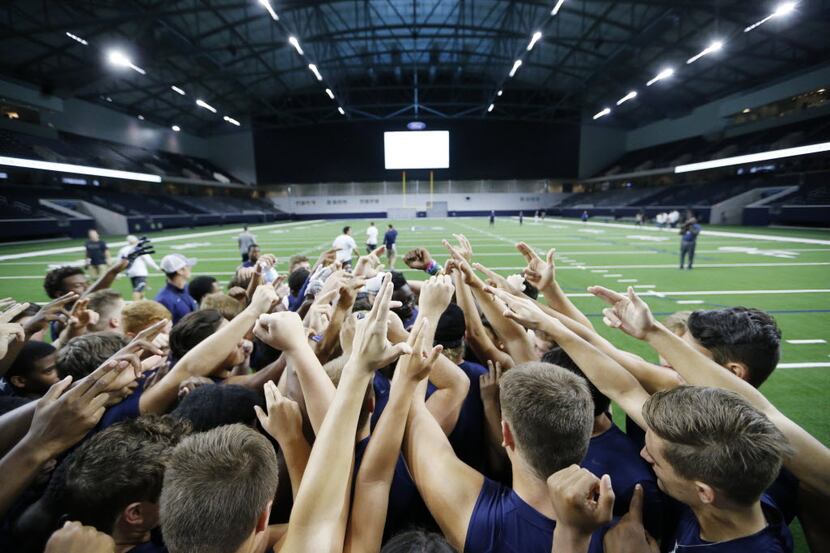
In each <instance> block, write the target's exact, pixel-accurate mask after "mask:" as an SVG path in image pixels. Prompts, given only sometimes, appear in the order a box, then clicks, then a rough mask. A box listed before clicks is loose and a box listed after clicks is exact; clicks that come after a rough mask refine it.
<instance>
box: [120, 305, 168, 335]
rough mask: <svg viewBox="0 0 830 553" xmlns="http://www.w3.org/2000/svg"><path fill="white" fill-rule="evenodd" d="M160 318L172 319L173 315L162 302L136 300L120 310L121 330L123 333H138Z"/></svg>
mask: <svg viewBox="0 0 830 553" xmlns="http://www.w3.org/2000/svg"><path fill="white" fill-rule="evenodd" d="M162 319H167V320H168V321H172V320H173V315H171V314H170V311H168V309H167V308H166V307H164V306H163V305H162V304H160V303H159V302H157V301H153V300H138V301H134V302H132V303H130V304H127V305H125V306H124V309H123V310H122V311H121V330H122V332H124V334H132V335H135V334H138V333H139V332H141V331H142V330H144V329H145V328H147V327H148V326H150V325H151V324H153V323H156V322H158V321H160V320H162Z"/></svg>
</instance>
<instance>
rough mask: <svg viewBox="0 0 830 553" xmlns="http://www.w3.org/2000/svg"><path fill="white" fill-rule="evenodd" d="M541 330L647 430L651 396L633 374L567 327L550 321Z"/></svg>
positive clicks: (596, 384)
mask: <svg viewBox="0 0 830 553" xmlns="http://www.w3.org/2000/svg"><path fill="white" fill-rule="evenodd" d="M541 329H542V330H543V331H544V332H546V333H548V334H549V335H550V336H551V337H553V339H554V340H556V343H557V344H559V346H560V347H561V348H562V349H563V350H565V353H567V354H568V355H569V356H570V358H571V359H573V361H574V363H576V364H577V366H578V367H579V368H580V369H581V370H582V372H583V373H584V374H585V376H586V377H588V379H589V380H590V381H591V382H593V383H594V386H596V387H597V389H598V390H599V391H600V392H602V393H603V394H605V395H606V396H608V397H609V398H611V399H613V400H614V401H616V402H617V403H618V404H619V405H620V407H622V408H623V410H624V411H625V412H626V413H627V414H628V416H630V417H631V418H632V419H634V421H635V422H636V423H637V424H638V425H640V427H641V428H645V422H644V421H643V416H642V410H641V409H642V404H643V403H644V402H645V400H646V399H648V394H647V393H646V391H645V390H644V389H643V388H642V386H640V384H639V382H637V379H636V378H634V376H633V375H632V374H631V373H629V372H628V371H627V370H625V369H624V368H623V367H622V366H621V365H620V364H619V363H617V362H616V361H614V360H613V359H611V358H610V357H608V356H607V355H605V354H604V353H602V352H601V351H599V350H598V349H597V348H595V347H594V346H592V345H591V344H589V343H588V342H586V341H585V340H583V339H582V338H580V337H579V336H577V335H576V334H574V333H573V332H571V331H570V330H568V329H567V328H565V326H564V325H561V324H556V323H553V324H551V321H550V320H548V321H547V322H545V323H543V325H542V328H541Z"/></svg>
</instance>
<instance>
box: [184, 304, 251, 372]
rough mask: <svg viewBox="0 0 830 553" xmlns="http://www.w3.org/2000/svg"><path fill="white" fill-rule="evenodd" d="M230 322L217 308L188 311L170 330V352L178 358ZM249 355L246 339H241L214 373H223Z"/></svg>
mask: <svg viewBox="0 0 830 553" xmlns="http://www.w3.org/2000/svg"><path fill="white" fill-rule="evenodd" d="M227 324H228V321H227V319H225V318H224V317H223V316H222V314H221V313H220V312H219V311H217V310H216V309H200V310H198V311H193V312H191V313H188V314H187V315H185V316H184V317H182V318H181V319H179V322H177V323H176V324H175V325H174V326H173V330H171V331H170V352H171V353H172V354H173V358H174V359H176V360H179V359H181V358H182V357H184V355H185V354H186V353H187V352H188V351H190V350H191V349H193V348H194V347H196V346H197V345H198V344H200V343H201V342H202V341H203V340H205V339H206V338H207V337H209V336H211V335H213V334H214V333H215V332H217V331H218V330H219V329H221V328H222V327H224V326H225V325H227ZM247 355H248V353H247V351H246V350H245V340H244V339H241V340H239V342H237V344H236V348H234V349H233V351H231V352H230V354H228V356H227V357H226V358H225V359H224V361H222V363H220V365H219V366H218V367H217V369H216V371H215V372H214V374H221V373H222V372H223V371H226V370H230V369H232V368H233V367H235V366H236V365H239V364H240V363H242V362H243V361H245V357H246V356H247Z"/></svg>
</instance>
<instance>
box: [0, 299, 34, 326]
mask: <svg viewBox="0 0 830 553" xmlns="http://www.w3.org/2000/svg"><path fill="white" fill-rule="evenodd" d="M6 304H7V305H9V304H8V302H7V303H6ZM27 307H29V303H28V302H23V303H17V302H15V301H12V303H11V304H10V305H9V308H8V309H6V310H5V311H3V312H2V313H0V324H2V323H10V322H12V320H13V319H14V318H15V317H17V316H18V315H20V314H21V313H23V312H24V311H25V310H26V308H27Z"/></svg>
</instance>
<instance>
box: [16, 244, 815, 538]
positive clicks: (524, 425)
mask: <svg viewBox="0 0 830 553" xmlns="http://www.w3.org/2000/svg"><path fill="white" fill-rule="evenodd" d="M344 235H345V236H348V235H349V233H348V231H346V232H344ZM456 238H457V240H458V243H457V244H456V245H452V244H450V243H448V242H445V246H446V247H447V249H448V251H449V253H450V260H449V261H448V262H447V263H446V264H445V266H443V267H441V266H440V265H438V264H437V263H436V262H435V261H434V260H433V259H432V258H431V256H430V255H429V252H427V251H426V250H423V249H419V250H416V251H414V252H410V253H408V254H407V256H406V257H405V262H406V263H407V264H408V265H409V266H410V267H411V268H415V269H418V270H424V271H429V272H430V273H435V276H431V277H430V278H429V279H428V280H426V281H420V282H419V281H415V280H412V281H407V280H406V279H405V278H404V277H403V274H402V273H383V272H381V271H380V267H379V265H380V263H379V259H378V253H379V251H380V250H379V249H376V250H374V251H371V252H369V253H367V254H366V255H364V256H361V257H360V258H359V260H358V261H357V262H356V264H355V266H354V269H353V270H350V271H348V270H344V269H342V268H341V265H342V263H340V262H338V261H337V260H336V257H337V252H336V251H335V250H329V251H328V252H325V253H324V254H323V255H321V257H320V259H318V260H317V262H316V263H315V264H314V265H310V264H309V266H307V267H298V268H297V269H294V271H292V273H291V274H290V275H289V276H288V278H289V282H290V281H292V280H293V281H294V284H293V285H290V286H289V287H288V290H286V289H285V288H286V287H285V286H284V285H283V284H282V279H278V280H277V281H275V282H273V283H265V282H264V278H263V275H262V271H261V270H259V269H257V268H256V267H254V268H252V269H251V270H249V271H247V272H243V271H244V269H240V272H239V273H238V274H237V277H235V279H234V280H235V282H234V284H236V285H237V286H236V287H235V288H239V289H243V290H244V291H245V293H244V295H243V296H236V297H238V298H239V299H234V298H231V299H233V301H237V302H238V305H237V306H236V308H233V309H228V308H227V307H224V308H222V307H220V308H219V309H213V308H206V305H205V304H204V300H202V305H201V308H200V309H198V310H197V311H193V312H192V313H189V314H187V315H185V316H184V317H182V318H181V320H179V321H178V322H177V323H176V324H175V325H174V326H173V327H172V329H171V328H170V319H171V316H170V314H169V312H165V310H164V308H163V307H161V306H160V305H159V304H157V303H156V302H151V301H148V300H142V301H139V302H135V303H134V304H132V305H130V306H128V307H124V306H123V305H122V306H121V310H122V311H121V316H120V319H119V321H120V323H118V324H116V323H115V322H112V321H114V320H115V317H114V315H113V314H112V313H110V314H109V315H108V316H107V317H106V318H105V320H106V321H108V324H107V325H105V328H112V329H113V330H112V331H110V332H101V331H100V330H101V326H100V325H101V321H100V320H99V317H97V316H95V317H94V316H93V315H92V313H94V312H93V311H92V310H91V309H89V308H88V307H89V295H90V294H88V292H90V291H93V290H98V291H97V292H95V294H97V295H98V297H100V296H102V295H105V294H102V293H101V290H103V291H104V292H105V291H106V290H105V289H106V287H107V286H108V285H109V284H110V283H111V282H112V280H114V276H113V277H112V279H111V280H110V281H109V282H102V281H103V280H104V279H106V278H107V277H108V276H111V275H110V273H113V272H116V273H117V271H113V270H108V271H107V272H106V273H105V274H104V275H103V276H102V277H101V279H99V280H98V281H97V282H95V283H94V284H92V285H88V283H87V282H86V280H85V278H84V277H83V275H82V274H81V275H79V274H77V273H75V274H73V275H69V276H68V277H61V275H68V274H69V272H66V271H65V272H63V273H57V274H56V273H55V271H59V270H57V269H56V270H53V271H52V272H51V273H50V275H47V279H46V283H45V285H46V288H47V291H48V292H49V294H50V296H52V297H53V298H55V300H54V301H53V302H51V303H50V304H47V305H45V306H43V307H41V308H39V309H34V310H32V309H28V310H27V309H26V305H25V304H16V303H14V302H7V303H6V304H5V305H4V306H3V307H5V308H6V310H5V311H4V312H3V313H2V314H0V319H1V320H0V332H2V336H0V345H2V346H3V347H4V348H5V349H6V351H4V352H0V353H3V359H2V361H0V367H2V371H3V372H4V373H5V375H6V379H8V380H14V382H16V384H19V385H22V386H23V388H22V389H23V390H24V391H26V393H25V394H20V395H26V396H28V397H27V398H23V399H20V402H19V404H18V405H19V406H16V408H8V407H7V408H6V409H4V410H5V411H6V412H5V414H3V415H2V417H0V451H2V454H3V457H2V459H0V467H2V468H0V474H3V475H4V476H3V481H4V485H3V487H2V489H0V515H2V517H3V525H2V527H0V540H2V541H0V543H2V544H3V545H2V547H0V549H2V550H4V551H5V550H8V551H41V550H44V548H45V550H46V551H49V552H58V551H61V552H63V551H78V552H80V551H84V552H98V551H102V552H103V551H106V552H111V551H118V552H119V553H121V552H126V551H133V552H136V553H142V552H147V551H151V552H157V551H169V552H170V553H196V552H200V553H205V552H207V553H213V552H217V553H218V552H224V553H236V552H239V553H242V552H260V551H264V550H266V549H267V550H271V549H274V550H275V551H286V552H289V551H291V552H293V551H308V552H312V551H314V552H317V551H336V552H340V551H380V550H383V551H442V552H443V551H452V550H456V551H467V552H472V553H477V552H489V551H495V552H515V551H522V552H539V553H543V552H545V553H546V552H547V551H551V550H552V551H555V552H584V551H591V552H595V551H603V550H604V551H607V552H639V551H660V550H662V551H693V550H695V551H696V550H698V548H700V547H707V551H725V552H733V551H734V552H738V551H740V552H744V551H746V552H750V551H751V552H756V551H784V552H785V551H791V550H792V547H793V545H792V537H791V535H790V533H789V529H788V527H787V525H788V524H789V523H790V522H791V521H792V519H793V518H794V517H795V516H796V515H798V516H799V518H800V520H801V523H802V525H803V527H804V528H805V531H806V533H807V536H808V540H809V541H810V544H811V547H812V548H813V550H814V551H824V550H828V549H827V547H828V543H830V542H828V541H827V532H828V527H827V525H826V524H821V523H822V522H823V520H822V518H826V516H827V515H826V509H823V507H822V506H823V505H825V504H826V498H827V496H828V494H830V451H828V449H827V448H826V447H824V446H823V445H822V444H821V443H820V442H818V441H817V440H816V439H815V438H813V437H812V436H810V435H809V434H808V433H806V432H805V431H804V430H803V429H802V428H800V427H799V426H798V425H796V424H795V423H793V422H792V421H791V420H789V419H788V418H787V417H786V416H785V415H784V414H782V413H781V412H780V411H778V410H777V409H776V408H775V407H774V406H773V405H772V404H771V403H769V402H768V401H767V400H766V399H765V398H764V396H763V395H762V394H761V393H760V392H759V391H758V390H757V388H758V387H759V386H760V385H761V384H762V383H763V382H764V381H765V380H766V378H767V377H768V376H769V375H770V374H771V372H772V371H773V370H774V368H775V366H776V364H777V362H778V359H779V351H780V350H779V347H780V339H781V333H780V331H779V329H778V327H777V326H776V324H775V321H774V320H773V319H772V317H770V316H769V315H767V314H765V313H764V312H762V311H759V310H755V309H746V308H740V307H736V308H731V309H721V310H714V311H697V312H693V313H691V314H685V315H683V314H680V315H678V316H676V317H672V318H671V320H670V321H667V325H668V326H667V325H664V324H661V323H659V322H657V321H656V320H655V318H654V317H653V315H652V314H651V311H650V310H649V307H648V306H647V305H646V304H645V302H643V301H642V299H641V298H639V297H638V296H637V295H636V293H634V291H633V290H632V289H629V290H628V291H627V293H625V294H619V293H616V292H614V291H611V290H607V289H605V288H602V287H592V288H590V289H589V291H590V292H591V293H593V294H594V295H596V296H597V297H598V298H599V299H601V300H603V301H604V302H605V303H606V304H607V307H606V308H605V310H604V311H603V320H604V322H605V324H607V325H608V326H610V327H612V328H616V329H619V330H620V331H622V332H624V333H625V334H627V335H629V336H631V337H633V338H636V339H638V340H642V341H645V342H647V343H648V344H649V345H650V346H651V347H652V348H653V349H654V350H656V352H657V353H659V355H660V357H661V360H662V361H663V362H662V364H661V365H655V364H652V363H649V362H647V361H645V360H644V359H642V358H640V357H638V356H636V355H634V354H632V353H629V352H626V351H623V350H620V349H618V348H616V347H615V346H613V345H612V344H611V343H610V342H608V341H607V340H605V339H604V338H602V337H601V336H600V334H599V333H597V332H596V331H595V330H594V328H593V326H592V323H591V321H590V320H589V318H588V317H586V316H585V315H584V314H583V313H581V312H580V311H579V310H578V309H577V308H576V307H575V306H574V305H573V304H572V303H571V302H570V300H569V299H568V297H567V296H566V295H565V294H564V292H563V291H562V288H561V286H560V285H559V283H558V281H557V280H556V278H555V266H554V260H553V255H554V254H553V251H552V250H551V251H550V252H548V254H547V255H546V256H545V257H544V258H541V257H539V256H538V255H537V254H536V253H535V252H534V251H533V250H532V249H531V248H530V247H528V246H527V245H526V244H519V245H518V246H517V247H518V249H519V252H520V253H521V255H523V256H524V258H525V260H526V262H527V267H526V269H525V270H524V272H523V274H522V275H521V276H513V277H508V278H504V277H501V276H500V275H498V274H496V273H494V272H492V271H490V270H489V269H488V268H487V267H484V266H482V265H480V264H477V263H473V262H472V257H473V251H472V246H471V244H470V242H469V241H468V240H467V239H466V238H465V237H464V236H461V235H458V236H457V237H456ZM258 266H259V264H257V267H258ZM436 267H437V268H436ZM476 271H479V272H481V273H482V274H484V275H485V276H486V278H487V280H486V281H483V280H482V279H481V278H479V277H478V276H477V274H476ZM70 272H71V271H70ZM168 276H169V275H168ZM243 276H244V277H245V278H247V282H246V281H245V280H244V279H243V278H242V277H243ZM300 281H302V282H300ZM185 286H186V285H185ZM300 290H305V293H304V294H300V296H301V297H300V298H299V299H300V301H299V304H297V302H294V305H292V302H288V307H286V302H284V301H282V300H283V296H287V295H296V294H299V291H300ZM217 294H219V295H225V294H222V293H212V294H210V296H216V295H217ZM539 294H541V295H542V296H543V298H544V300H545V302H544V303H542V302H539V301H537V298H538V295H539ZM110 297H111V295H110ZM229 297H230V296H229ZM93 299H95V298H93ZM215 299H216V298H215ZM295 299H296V298H295ZM99 301H101V300H99ZM102 303H106V302H105V301H102ZM122 303H123V302H122ZM212 305H214V306H219V305H226V306H227V304H222V303H221V302H218V299H216V303H213V304H212ZM70 306H71V307H70ZM101 310H102V311H105V309H104V307H102V308H101ZM92 319H95V322H94V324H93V323H92ZM50 324H51V325H52V326H53V327H54V330H55V332H56V333H57V334H56V335H57V336H58V339H57V349H51V350H49V348H52V346H48V345H47V344H45V343H43V342H41V341H39V333H43V332H44V331H45V330H47V328H48V326H49V325H50ZM115 330H119V331H120V332H115ZM47 346H48V347H47ZM43 351H49V352H50V353H49V355H51V356H52V363H53V365H52V366H51V367H48V368H49V369H50V370H51V371H55V369H56V368H57V371H58V372H59V373H60V376H61V377H65V378H63V380H60V381H58V382H56V383H53V384H52V385H51V386H50V387H48V389H41V391H40V393H37V392H36V386H31V387H30V388H26V385H27V379H29V380H30V381H31V382H30V383H32V382H34V381H35V380H37V378H38V375H37V374H33V373H32V370H33V367H34V368H35V372H37V371H43V370H45V369H46V368H47V367H46V365H49V362H48V361H44V359H46V357H45V356H42V355H41V354H42V353H43ZM484 365H487V368H485V367H484ZM53 376H55V375H53ZM56 378H57V376H55V379H56ZM15 379H16V380H15ZM44 391H45V393H44ZM38 395H40V396H41V397H39V398H37V397H36V396H38ZM611 401H614V402H615V403H616V404H617V405H618V406H619V407H620V408H621V409H622V411H623V412H624V414H625V416H626V417H627V423H626V432H625V433H624V432H623V431H622V430H620V428H619V426H618V423H619V422H621V420H622V418H623V412H615V413H613V417H612V412H611V407H610V402H611ZM12 403H13V402H12ZM12 406H13V405H12ZM55 465H57V466H56V468H55ZM384 513H385V516H384ZM64 521H66V522H65V524H63V523H64ZM62 524H63V525H62ZM413 527H417V528H419V529H413ZM425 529H426V530H425ZM50 536H51V537H50ZM47 538H48V543H47Z"/></svg>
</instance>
